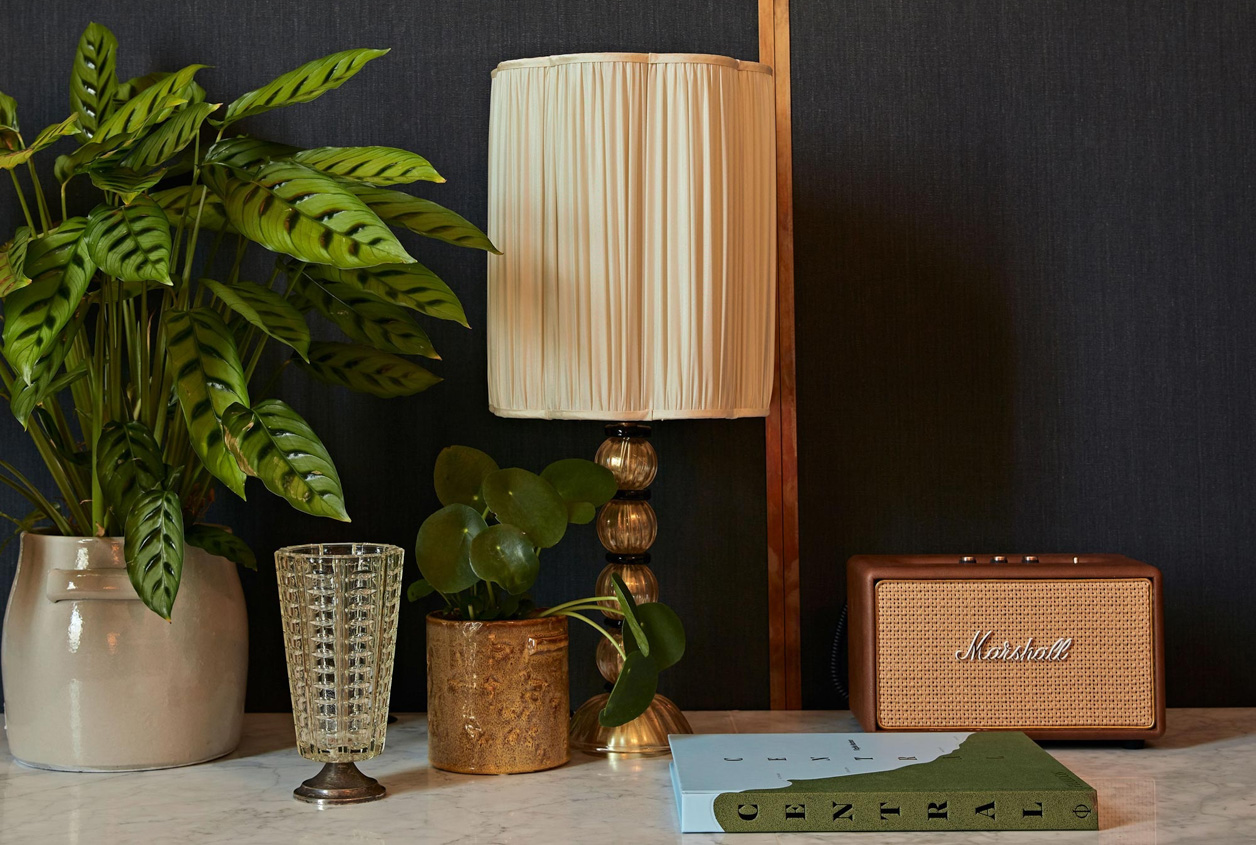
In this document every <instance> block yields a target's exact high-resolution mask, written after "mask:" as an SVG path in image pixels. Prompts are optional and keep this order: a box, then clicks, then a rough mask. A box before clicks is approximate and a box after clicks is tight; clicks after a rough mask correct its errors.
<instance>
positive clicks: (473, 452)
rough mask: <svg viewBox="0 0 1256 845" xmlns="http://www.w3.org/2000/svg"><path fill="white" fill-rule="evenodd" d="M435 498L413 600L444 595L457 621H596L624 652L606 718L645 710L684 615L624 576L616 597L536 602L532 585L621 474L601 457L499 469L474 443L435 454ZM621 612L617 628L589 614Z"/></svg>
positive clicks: (419, 548)
mask: <svg viewBox="0 0 1256 845" xmlns="http://www.w3.org/2000/svg"><path fill="white" fill-rule="evenodd" d="M434 481H435V486H436V497H437V498H438V499H439V500H440V503H441V504H442V505H443V506H444V507H442V508H441V509H440V510H438V511H436V512H435V513H433V514H432V515H431V516H429V517H428V518H427V519H426V520H424V521H423V525H422V526H421V527H420V528H419V536H418V539H417V540H416V542H415V560H416V561H418V565H419V572H420V574H421V575H422V576H423V577H422V579H420V580H418V581H416V582H414V583H413V584H411V585H410V587H409V590H408V595H409V598H410V600H411V601H417V600H418V599H420V598H422V597H424V596H426V595H430V594H431V593H433V592H437V593H439V594H440V596H441V598H443V599H444V601H445V612H446V613H447V614H448V615H449V616H450V618H454V619H465V620H468V621H472V620H479V621H491V620H495V619H527V618H532V617H542V616H566V617H569V618H571V619H576V620H579V621H580V622H583V623H584V624H586V625H589V626H591V627H593V628H595V629H596V630H597V631H598V633H600V634H601V635H602V636H603V637H605V638H606V639H607V640H609V641H610V642H611V644H612V645H614V647H615V649H616V650H617V651H618V652H619V656H620V658H621V659H622V661H623V663H622V667H621V669H620V672H619V677H618V678H617V679H616V681H615V686H614V689H612V690H611V694H610V698H609V699H608V700H607V702H606V706H605V707H604V708H603V709H602V711H601V713H599V714H598V720H599V721H600V722H601V723H602V724H603V725H605V726H607V727H613V726H615V725H622V724H624V723H625V722H630V721H632V720H633V719H635V718H637V717H638V716H640V715H641V714H642V713H644V712H645V710H646V708H647V707H648V706H649V705H650V701H651V700H652V699H653V698H654V693H655V690H656V689H657V688H658V677H659V672H660V671H662V670H663V669H666V668H667V667H669V666H671V665H672V664H674V663H675V662H676V661H678V660H679V659H680V658H681V655H683V654H684V651H685V629H684V626H683V625H682V624H681V622H680V618H679V617H678V616H677V615H676V613H675V612H674V611H673V610H672V609H671V608H670V607H668V606H667V605H665V604H662V603H660V602H645V603H642V604H637V603H636V601H635V600H634V599H633V596H632V594H631V593H630V592H629V591H628V588H627V587H626V586H625V585H624V582H623V580H622V579H620V577H619V576H618V575H612V576H611V581H612V584H613V592H614V595H605V596H589V597H588V598H581V599H574V600H572V601H568V602H564V603H562V604H558V605H555V606H553V607H550V608H538V607H537V606H536V604H535V603H534V602H533V601H532V598H531V596H530V595H529V594H528V591H529V590H531V589H532V586H533V585H534V584H535V583H536V580H537V576H538V575H539V574H540V572H541V559H540V556H541V553H542V551H543V550H544V549H549V548H552V547H554V546H555V545H557V544H558V542H559V541H560V540H562V539H563V536H564V535H565V534H566V532H567V526H568V524H569V523H571V524H584V523H588V522H592V521H593V518H594V516H596V514H597V509H598V508H599V507H601V506H602V505H604V504H606V503H607V502H608V501H610V499H611V498H612V497H613V496H614V495H615V491H616V483H615V476H614V475H613V474H612V473H611V471H610V470H608V469H606V468H605V467H603V466H601V465H599V464H596V463H594V462H593V461H586V460H581V459H579V458H568V459H565V460H561V461H555V462H554V463H552V464H550V465H549V466H547V467H546V468H545V469H544V470H542V472H541V474H540V475H537V474H536V473H533V472H529V471H528V470H525V469H519V468H518V467H512V468H509V469H501V468H499V467H498V465H497V462H496V461H495V460H493V458H492V457H490V456H489V455H487V454H485V453H484V452H481V451H480V450H479V449H472V448H471V447H469V446H450V447H448V448H446V449H444V450H442V451H441V453H440V455H439V456H438V457H437V459H436V469H435V472H434ZM597 611H602V612H604V613H605V614H606V615H607V617H608V618H612V619H618V620H620V623H621V625H622V627H621V628H620V630H619V633H620V636H618V637H617V636H615V634H614V633H612V630H613V627H614V626H612V628H608V627H607V626H606V625H603V624H599V623H598V622H596V621H594V620H593V619H592V618H591V617H590V616H589V615H586V614H590V613H593V612H597Z"/></svg>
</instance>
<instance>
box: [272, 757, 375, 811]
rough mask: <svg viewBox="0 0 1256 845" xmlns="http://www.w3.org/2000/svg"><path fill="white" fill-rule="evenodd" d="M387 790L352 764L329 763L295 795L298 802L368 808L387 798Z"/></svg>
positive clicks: (298, 788)
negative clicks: (367, 805) (368, 803)
mask: <svg viewBox="0 0 1256 845" xmlns="http://www.w3.org/2000/svg"><path fill="white" fill-rule="evenodd" d="M385 791H386V790H385V789H384V787H383V786H381V785H380V782H379V781H377V780H376V779H375V778H373V777H367V776H366V775H364V774H362V773H361V772H360V771H358V767H357V766H355V765H353V764H352V763H328V764H326V765H325V766H323V770H322V771H321V772H319V773H318V774H316V775H315V776H314V777H312V778H310V779H309V780H307V781H305V782H304V783H302V784H301V785H300V786H298V787H297V788H296V789H294V790H293V791H292V795H293V797H294V798H296V799H297V800H298V801H305V802H307V803H310V804H318V805H319V806H320V807H323V806H339V805H341V804H364V803H366V802H367V801H377V800H379V799H380V798H383V797H384V792H385Z"/></svg>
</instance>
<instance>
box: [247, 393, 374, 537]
mask: <svg viewBox="0 0 1256 845" xmlns="http://www.w3.org/2000/svg"><path fill="white" fill-rule="evenodd" d="M223 425H224V426H225V427H226V430H227V445H228V446H229V447H230V448H231V451H232V452H233V453H234V454H235V456H236V459H237V460H238V461H239V462H240V467H241V469H243V470H244V471H245V472H247V473H248V474H249V475H252V476H256V477H257V478H260V479H261V480H262V483H263V484H265V485H266V489H267V490H269V491H270V492H272V493H274V494H275V495H277V496H281V497H283V498H284V499H286V500H287V501H288V503H289V504H291V505H292V506H293V507H294V508H296V509H297V510H299V511H302V512H303V513H308V514H312V515H313V516H327V517H331V518H332V519H339V520H342V521H344V522H348V521H349V514H348V513H347V512H346V511H345V496H344V491H343V490H341V488H340V476H339V475H337V473H336V467H335V465H334V464H333V463H332V461H331V455H329V454H327V449H326V448H325V447H324V446H323V444H322V441H320V440H319V439H318V435H316V434H315V433H314V431H313V429H311V428H310V426H309V424H308V423H306V421H305V420H303V419H302V418H301V415H300V414H298V413H297V412H296V411H294V410H292V408H290V407H288V406H287V405H285V404H284V403H283V402H281V401H279V400H278V399H267V400H266V401H264V402H261V403H260V404H258V406H257V407H255V408H247V407H245V406H244V405H232V406H231V407H230V408H228V409H227V412H226V413H225V414H224V415H223Z"/></svg>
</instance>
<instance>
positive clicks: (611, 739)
mask: <svg viewBox="0 0 1256 845" xmlns="http://www.w3.org/2000/svg"><path fill="white" fill-rule="evenodd" d="M607 698H609V696H608V695H607V694H606V693H602V694H601V695H595V696H593V698H590V699H589V700H588V701H586V702H585V703H584V704H583V705H581V707H580V709H579V710H577V711H576V714H575V715H574V716H572V717H571V747H572V748H574V749H576V750H578V751H583V752H585V753H586V754H634V755H636V756H638V757H654V756H658V755H660V754H667V753H668V752H670V751H671V747H670V746H669V745H668V744H667V735H668V734H691V733H693V728H691V727H689V722H688V721H687V720H686V719H685V714H683V713H681V712H680V708H679V707H677V706H676V705H675V704H673V703H672V701H671V699H669V698H667V697H666V696H662V695H656V696H654V701H652V702H650V707H649V709H648V710H646V711H645V712H644V713H642V714H641V715H640V716H638V717H637V718H635V719H633V720H632V721H631V722H628V723H627V724H623V725H620V726H619V727H615V728H606V727H603V726H602V725H601V724H600V723H599V722H598V720H597V714H598V712H599V711H600V710H601V709H602V708H603V707H605V706H606V699H607Z"/></svg>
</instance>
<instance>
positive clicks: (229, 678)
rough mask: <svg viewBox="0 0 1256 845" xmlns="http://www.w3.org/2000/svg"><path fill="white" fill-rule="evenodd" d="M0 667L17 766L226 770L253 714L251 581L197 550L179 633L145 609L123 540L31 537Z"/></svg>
mask: <svg viewBox="0 0 1256 845" xmlns="http://www.w3.org/2000/svg"><path fill="white" fill-rule="evenodd" d="M0 660H2V662H3V666H2V669H0V671H3V680H4V720H5V727H6V729H7V733H8V740H9V750H10V751H11V752H12V754H13V756H14V757H15V758H17V760H18V762H21V763H24V764H25V765H28V766H35V767H37V768H42V769H59V770H66V771H76V772H96V771H102V772H103V771H135V770H142V769H164V768H170V767H173V766H186V765H188V764H190V763H199V762H202V761H204V760H212V759H213V758H215V757H221V756H222V755H224V754H228V753H230V752H231V751H232V750H234V749H235V747H236V745H238V744H239V742H240V728H241V723H242V719H243V715H244V686H245V681H246V676H247V674H248V621H247V618H246V616H245V606H244V592H243V590H242V589H241V588H240V577H239V575H238V574H237V572H236V567H235V564H233V563H231V562H230V561H228V560H226V559H224V558H221V557H216V556H214V555H210V554H209V553H208V552H205V551H203V550H201V549H198V548H194V547H191V546H189V547H187V549H186V551H185V555H184V561H183V578H182V582H181V583H180V586H179V594H178V598H177V599H176V601H175V605H174V613H173V621H171V622H167V621H166V620H164V619H162V618H160V617H159V616H157V614H155V613H153V612H152V611H151V610H149V609H148V608H147V607H145V606H144V605H143V604H142V603H141V602H140V600H139V599H138V598H137V597H136V595H135V590H134V588H132V586H131V582H130V580H129V579H128V578H127V572H126V562H125V561H124V559H123V556H122V540H121V538H107V537H106V538H93V537H49V536H43V535H38V534H25V535H23V536H22V550H21V554H20V556H19V559H18V567H17V576H16V578H15V580H14V582H13V589H12V591H11V592H10V593H9V602H8V608H7V610H6V612H5V617H4V636H3V643H2V644H0Z"/></svg>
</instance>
